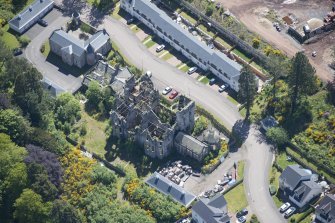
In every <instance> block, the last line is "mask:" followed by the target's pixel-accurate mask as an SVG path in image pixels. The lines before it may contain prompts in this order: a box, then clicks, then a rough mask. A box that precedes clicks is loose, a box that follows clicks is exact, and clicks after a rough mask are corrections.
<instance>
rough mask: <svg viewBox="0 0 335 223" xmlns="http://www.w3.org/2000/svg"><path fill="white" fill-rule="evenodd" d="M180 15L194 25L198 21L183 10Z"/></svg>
mask: <svg viewBox="0 0 335 223" xmlns="http://www.w3.org/2000/svg"><path fill="white" fill-rule="evenodd" d="M180 15H181V16H182V17H184V18H185V19H187V20H188V21H189V22H190V23H192V24H193V25H195V24H196V23H197V19H196V18H194V17H192V16H190V15H189V14H187V13H186V12H181V13H180Z"/></svg>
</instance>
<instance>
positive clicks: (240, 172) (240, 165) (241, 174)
mask: <svg viewBox="0 0 335 223" xmlns="http://www.w3.org/2000/svg"><path fill="white" fill-rule="evenodd" d="M244 166H245V161H244V160H241V161H238V164H237V176H238V179H239V180H240V179H242V178H243V177H244Z"/></svg>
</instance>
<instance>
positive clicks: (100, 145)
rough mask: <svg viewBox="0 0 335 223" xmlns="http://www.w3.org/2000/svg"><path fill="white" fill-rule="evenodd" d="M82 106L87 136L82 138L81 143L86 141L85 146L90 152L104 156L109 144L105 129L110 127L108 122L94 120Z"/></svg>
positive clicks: (82, 117)
mask: <svg viewBox="0 0 335 223" xmlns="http://www.w3.org/2000/svg"><path fill="white" fill-rule="evenodd" d="M83 107H84V106H82V112H81V122H86V125H87V128H86V129H87V134H86V135H85V136H83V137H81V138H80V142H82V141H83V140H84V141H85V146H86V147H87V149H88V150H89V151H90V152H95V153H97V154H98V155H101V156H104V155H105V153H106V150H105V146H106V143H107V139H106V137H107V136H106V133H105V129H106V127H107V125H108V120H104V121H99V120H97V119H96V118H93V117H92V116H90V115H89V114H87V112H86V111H84V108H83Z"/></svg>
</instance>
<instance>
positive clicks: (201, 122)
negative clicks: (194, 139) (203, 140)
mask: <svg viewBox="0 0 335 223" xmlns="http://www.w3.org/2000/svg"><path fill="white" fill-rule="evenodd" d="M207 127H208V120H207V119H206V118H205V117H204V116H200V117H199V118H198V119H197V120H196V121H195V124H194V129H193V135H195V136H198V135H200V134H201V133H202V132H203V131H204V130H205V129H206V128H207Z"/></svg>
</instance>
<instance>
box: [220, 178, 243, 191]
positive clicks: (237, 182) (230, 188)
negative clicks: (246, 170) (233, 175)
mask: <svg viewBox="0 0 335 223" xmlns="http://www.w3.org/2000/svg"><path fill="white" fill-rule="evenodd" d="M241 183H243V178H242V179H240V180H238V181H236V183H235V184H234V185H233V186H231V187H229V188H228V189H227V190H225V191H224V192H223V193H222V195H225V194H226V193H228V192H229V191H231V190H232V189H234V188H235V187H237V186H238V185H240V184H241Z"/></svg>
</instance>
